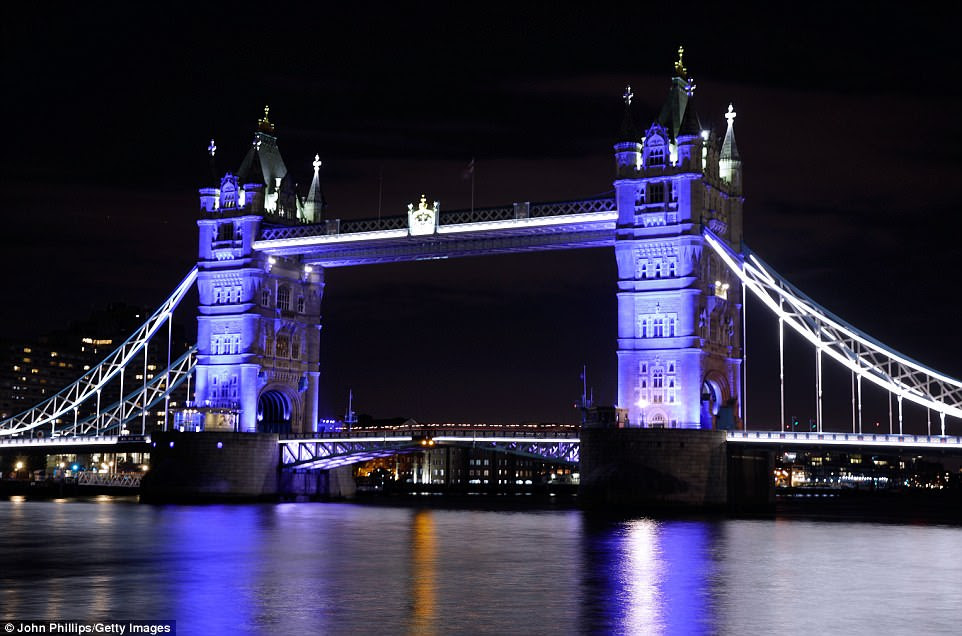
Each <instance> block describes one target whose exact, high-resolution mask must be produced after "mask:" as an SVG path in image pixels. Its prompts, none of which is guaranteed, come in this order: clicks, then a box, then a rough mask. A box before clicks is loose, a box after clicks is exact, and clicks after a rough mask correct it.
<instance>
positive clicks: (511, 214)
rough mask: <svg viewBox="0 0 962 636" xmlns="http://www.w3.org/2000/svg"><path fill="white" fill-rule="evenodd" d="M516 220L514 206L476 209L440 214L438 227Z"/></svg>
mask: <svg viewBox="0 0 962 636" xmlns="http://www.w3.org/2000/svg"><path fill="white" fill-rule="evenodd" d="M514 218H517V211H516V208H515V206H503V207H498V208H476V209H474V210H452V211H451V212H442V213H441V217H440V219H439V220H438V224H439V225H462V224H464V223H484V222H487V221H508V220H511V219H514Z"/></svg>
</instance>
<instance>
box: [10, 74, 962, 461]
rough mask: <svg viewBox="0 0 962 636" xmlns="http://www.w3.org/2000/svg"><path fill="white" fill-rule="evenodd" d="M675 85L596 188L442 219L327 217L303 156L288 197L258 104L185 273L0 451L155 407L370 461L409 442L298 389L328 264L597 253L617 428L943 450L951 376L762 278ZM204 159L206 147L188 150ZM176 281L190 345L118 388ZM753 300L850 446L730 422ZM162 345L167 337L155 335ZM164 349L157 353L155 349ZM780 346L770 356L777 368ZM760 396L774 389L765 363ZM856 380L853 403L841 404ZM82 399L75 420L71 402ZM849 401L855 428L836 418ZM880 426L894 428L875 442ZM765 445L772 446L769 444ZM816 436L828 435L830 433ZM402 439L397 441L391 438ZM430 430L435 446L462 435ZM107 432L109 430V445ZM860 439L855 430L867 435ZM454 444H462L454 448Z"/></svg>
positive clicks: (310, 365)
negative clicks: (844, 429)
mask: <svg viewBox="0 0 962 636" xmlns="http://www.w3.org/2000/svg"><path fill="white" fill-rule="evenodd" d="M694 91H695V87H694V84H693V83H692V82H691V80H690V79H689V77H688V74H687V70H686V69H685V67H684V65H683V64H682V61H681V58H680V57H679V60H678V62H677V63H676V64H675V73H674V75H673V77H672V78H671V81H670V83H669V91H668V96H667V98H666V100H665V102H664V105H663V107H662V109H661V112H660V114H659V116H658V117H657V118H656V119H655V120H654V121H652V122H650V123H649V125H648V127H647V128H646V129H645V130H644V132H643V133H639V132H638V131H637V130H636V128H635V121H634V117H633V113H632V103H631V102H632V93H631V91H630V88H629V89H628V90H626V92H625V95H624V106H625V109H624V121H623V124H622V127H621V132H620V136H619V141H618V142H617V143H616V144H615V145H614V159H615V179H614V182H613V191H612V193H611V194H609V195H605V196H601V197H592V198H585V199H582V200H573V201H558V202H514V203H511V204H507V205H503V206H500V207H490V208H477V209H469V210H447V209H446V208H443V207H442V206H441V203H440V202H439V201H434V200H431V199H430V198H429V197H428V196H426V195H425V194H422V195H421V196H420V197H416V198H415V200H414V201H413V202H412V203H411V204H410V205H409V206H408V210H407V212H406V214H400V215H396V216H387V217H383V218H377V219H361V220H342V219H338V218H336V217H334V216H332V215H331V212H330V211H329V210H328V209H327V207H326V204H325V201H324V197H323V194H322V190H321V182H320V160H319V158H318V157H315V161H314V163H313V168H314V172H313V179H312V181H311V184H310V186H309V187H308V189H307V191H306V192H298V191H297V187H296V185H295V181H294V178H293V176H292V174H291V173H290V172H289V171H288V169H287V166H286V164H285V162H284V160H283V158H282V156H281V152H280V146H279V143H278V136H277V134H276V130H275V126H274V124H273V123H272V122H271V121H270V119H269V117H268V115H269V112H268V111H267V109H265V113H264V116H263V117H262V118H261V119H259V120H258V124H257V129H256V131H255V135H254V141H253V143H252V145H251V146H250V147H249V148H248V150H247V153H246V156H245V158H244V160H243V161H242V163H241V165H240V167H239V169H238V170H237V171H236V172H227V173H225V174H224V176H223V177H221V178H220V179H219V181H218V182H217V183H212V184H208V186H206V187H204V188H201V189H200V191H199V210H198V220H197V225H198V237H199V241H198V261H197V266H196V268H195V269H194V270H192V271H191V272H190V273H189V274H188V275H187V277H185V279H184V281H183V282H182V283H181V285H180V286H179V287H178V288H177V289H176V290H175V292H174V293H173V294H172V295H171V297H170V298H169V299H168V300H167V301H166V302H165V303H164V304H163V305H162V307H161V308H160V309H159V310H158V311H157V312H156V313H155V314H154V315H153V316H151V318H150V319H149V320H148V321H147V322H146V323H145V324H144V326H143V327H142V328H141V329H140V330H139V331H138V332H137V333H136V334H134V335H133V336H132V337H131V338H130V339H129V340H128V341H127V342H125V343H124V344H123V345H122V346H121V347H120V348H118V350H117V351H116V352H114V353H113V354H111V356H109V357H108V358H107V360H105V361H104V363H103V364H101V365H99V366H97V367H95V368H94V369H91V370H90V371H89V372H88V373H86V374H85V375H84V376H83V377H82V378H80V379H79V380H78V381H77V382H75V383H73V384H71V385H70V386H69V387H67V388H66V389H64V390H63V391H62V392H60V393H58V394H57V395H55V396H53V397H52V398H50V399H48V400H46V401H44V402H43V403H41V404H39V405H37V406H36V407H34V408H32V409H28V410H27V411H25V412H23V413H20V414H18V415H16V416H14V417H12V418H8V419H7V420H4V421H3V422H0V447H3V446H10V445H12V444H17V443H23V442H22V441H20V440H21V438H22V437H23V436H26V435H31V436H32V435H33V433H35V432H37V431H44V432H45V434H47V435H48V440H47V441H37V442H31V443H35V444H37V445H49V444H53V443H55V442H54V440H55V439H56V438H61V439H63V438H64V437H80V436H92V437H94V438H100V439H102V440H103V443H104V444H109V443H111V442H109V441H108V438H107V437H103V436H105V435H119V434H121V433H122V432H123V431H125V430H128V432H129V429H128V428H126V427H129V426H131V423H134V426H133V428H134V429H136V425H135V424H136V421H137V417H138V416H139V417H140V421H141V429H140V431H139V432H140V433H141V434H142V435H145V436H146V435H147V434H148V433H149V431H147V430H146V418H145V413H146V412H147V411H148V410H149V409H154V408H158V407H159V405H160V404H164V408H165V419H164V421H165V428H171V429H173V428H179V429H180V430H200V429H204V430H207V431H223V432H234V433H255V432H260V433H274V434H278V435H279V436H280V437H281V438H282V441H280V442H279V444H280V445H281V449H280V451H279V461H280V462H281V463H282V464H284V465H288V466H292V467H294V466H297V467H314V468H321V467H330V466H335V465H338V464H340V463H345V462H350V461H358V460H361V459H363V458H366V457H371V456H374V455H376V454H378V453H382V452H389V451H390V452H397V451H399V450H411V449H412V448H413V446H415V444H414V442H415V440H414V438H413V437H410V436H408V437H406V438H404V439H401V438H397V439H395V438H393V437H392V438H390V439H389V438H388V437H383V439H381V440H372V439H370V438H363V437H344V438H341V439H335V438H331V437H324V436H323V435H320V434H319V404H318V387H319V382H320V376H321V373H322V370H324V371H328V372H330V373H336V370H326V369H324V361H323V360H321V358H320V337H321V336H320V329H321V322H322V321H321V303H322V299H323V292H324V288H325V271H326V270H327V269H328V268H335V267H349V266H355V265H371V264H377V263H394V262H403V261H414V260H438V259H448V258H456V257H468V256H482V255H496V254H505V253H516V252H529V251H544V250H557V249H582V248H607V249H611V248H613V252H614V257H615V261H616V264H617V277H618V278H617V290H618V291H617V294H616V298H615V299H614V301H615V302H616V303H617V325H615V327H616V334H615V335H616V342H617V347H616V352H615V353H616V358H617V407H618V408H619V409H621V412H622V417H621V418H620V419H619V421H620V422H621V424H620V425H621V426H622V427H624V428H658V429H715V430H725V431H728V433H727V441H728V442H730V443H732V444H734V445H739V444H741V445H752V444H763V443H764V444H773V443H777V444H781V445H793V444H794V445H799V444H801V445H804V444H813V443H814V444H826V445H828V444H840V445H850V446H852V447H861V446H866V445H872V444H875V443H876V442H877V443H878V444H881V445H883V446H886V447H888V446H892V447H903V446H905V447H912V446H913V445H916V446H920V447H922V446H927V445H933V446H936V447H940V448H955V447H956V446H957V445H958V439H959V438H957V437H956V438H953V437H950V436H948V435H947V423H946V419H947V418H949V419H951V418H962V382H959V381H958V380H956V379H954V378H950V377H948V376H946V375H944V374H941V373H939V372H937V371H934V370H932V369H929V368H927V367H926V366H924V365H923V364H921V363H918V362H916V361H914V360H913V359H911V358H909V357H908V356H905V355H903V354H900V353H898V352H896V351H894V350H892V349H890V348H888V347H886V346H885V345H884V344H882V343H880V342H878V341H876V340H875V339H873V338H871V337H870V336H868V335H866V334H864V333H862V332H861V331H859V330H858V329H857V328H855V327H854V326H852V325H849V324H848V323H846V322H845V321H843V320H842V319H840V318H838V317H837V316H834V315H833V314H832V313H831V312H828V311H827V310H825V309H824V308H822V307H820V306H819V305H818V304H817V303H816V302H815V301H814V300H812V299H811V298H809V297H808V296H806V295H805V294H803V293H802V292H801V291H800V290H798V289H797V288H795V287H794V286H792V285H791V284H790V283H789V282H788V281H786V280H784V279H783V278H782V277H780V276H779V275H778V274H777V273H776V272H775V271H774V270H773V269H772V268H771V267H769V266H767V265H766V264H765V263H764V262H763V261H762V260H761V259H760V258H759V257H758V256H757V255H755V254H754V253H753V252H751V250H750V249H748V247H747V245H746V244H745V243H744V240H743V218H742V206H743V201H744V198H743V192H742V164H741V158H740V154H739V151H738V147H737V144H736V141H735V119H736V112H735V110H734V107H733V106H732V105H729V107H728V110H727V112H726V113H724V118H725V120H726V125H725V126H724V133H723V134H716V133H715V132H713V131H712V128H711V127H710V126H703V124H702V121H701V119H700V118H699V114H698V113H697V112H696V109H695V99H694ZM208 150H209V153H210V158H211V162H212V164H213V162H214V159H215V156H216V151H217V146H216V144H215V143H214V142H213V140H212V141H211V143H210V146H209V148H208ZM195 283H196V286H197V290H198V294H199V305H198V309H197V327H198V329H197V344H196V349H195V350H191V351H190V352H188V354H186V355H185V356H183V357H181V358H179V359H178V360H175V361H172V362H171V365H170V368H169V369H168V370H167V371H165V372H164V373H163V374H162V375H161V376H158V378H157V379H156V380H155V381H153V382H151V383H150V384H148V382H147V380H146V374H144V376H143V382H142V384H141V386H139V387H138V386H133V387H131V385H130V384H129V383H128V385H127V391H126V392H125V390H124V378H125V371H126V369H127V368H128V367H130V368H136V365H137V364H138V362H137V359H138V356H139V355H140V353H141V352H143V351H145V350H146V347H147V346H148V343H149V342H150V341H151V340H152V339H153V338H154V337H155V336H158V337H160V338H162V337H163V333H164V329H163V326H164V324H165V323H166V324H167V328H168V329H167V331H168V334H169V330H170V324H171V320H172V314H173V311H174V309H175V308H176V307H177V305H178V303H179V302H180V300H181V299H182V298H183V296H184V295H185V293H186V291H187V290H188V289H190V288H191V287H192V286H193V285H194V284H195ZM748 293H751V294H753V295H754V296H756V297H758V298H759V299H761V300H762V302H763V303H764V304H765V306H766V307H767V308H768V309H769V310H770V311H771V314H772V317H773V319H775V320H777V321H778V325H779V334H780V343H781V342H782V341H783V338H784V328H785V326H788V327H790V328H791V329H792V330H794V331H795V332H797V333H798V334H800V335H801V336H802V337H803V338H805V339H806V340H807V341H808V342H809V343H810V344H811V346H812V347H813V349H814V351H815V354H816V359H817V379H816V382H817V388H816V395H817V408H816V423H815V424H816V427H815V428H816V430H814V431H812V432H811V433H812V434H814V435H819V436H821V435H825V434H830V433H828V432H827V431H825V430H824V425H823V420H824V419H825V418H824V417H823V414H822V408H821V398H822V386H821V377H822V371H821V369H822V361H823V357H824V358H825V359H829V360H833V361H834V362H835V363H838V364H841V365H843V366H844V367H845V368H847V369H849V370H850V372H851V373H852V377H853V420H852V429H853V430H852V435H851V436H849V435H848V434H847V433H846V434H844V435H842V436H841V437H837V436H836V437H832V438H831V440H829V439H828V438H825V437H818V438H814V439H813V438H810V437H808V436H803V437H801V438H800V437H798V436H797V435H796V436H795V437H792V438H787V437H785V434H784V429H785V427H786V421H785V412H784V397H782V412H781V422H780V423H778V426H777V427H776V426H770V427H769V428H771V429H775V428H778V429H779V430H778V431H775V430H771V431H767V432H765V431H761V432H759V431H751V432H750V433H751V434H749V432H748V431H746V430H745V429H746V428H747V427H746V417H745V413H746V406H745V405H746V393H747V391H746V386H745V379H744V377H745V375H744V374H745V364H744V360H745V340H746V335H747V334H746V331H745V323H744V311H745V304H746V298H747V294H748ZM168 340H169V336H168ZM168 346H169V344H168ZM783 355H784V352H783V351H782V349H781V347H780V356H783ZM780 364H781V368H782V372H781V376H780V385H781V387H782V395H784V371H783V369H784V360H783V359H781V358H780ZM118 379H119V382H120V391H119V395H120V396H121V397H120V399H119V400H118V402H117V403H116V404H114V405H113V406H107V405H102V404H101V397H102V391H103V390H104V388H105V386H106V385H107V384H108V383H109V382H111V381H116V380H118ZM863 380H864V381H867V382H870V383H873V384H875V385H877V386H879V387H882V388H883V389H884V390H886V391H888V392H889V393H891V394H892V395H894V396H895V397H896V399H897V402H898V413H899V418H898V421H899V435H898V436H897V437H892V438H889V437H885V438H884V439H883V438H878V439H877V440H875V441H872V442H871V444H870V443H869V442H868V441H867V440H866V437H865V436H864V435H863V434H862V431H861V410H862V409H861V406H862V390H861V388H862V382H863ZM185 381H186V382H190V383H191V389H190V393H191V397H192V398H193V400H192V405H191V407H190V408H188V409H182V410H180V412H179V413H177V417H176V420H175V418H174V417H173V414H171V417H169V418H168V417H167V416H166V411H167V407H168V405H169V396H170V393H171V391H172V390H173V389H174V388H176V386H177V384H179V383H180V382H185ZM856 383H857V397H856ZM92 400H96V408H95V409H92V408H89V407H86V411H89V412H90V413H92V414H91V415H85V416H84V417H83V418H81V417H80V415H79V412H80V406H81V404H89V403H90V402H91V401H92ZM856 401H857V404H858V409H857V417H856V409H855V407H854V405H855V403H856ZM903 401H909V402H914V403H916V404H919V405H922V406H924V407H926V408H927V409H930V411H933V412H935V413H936V414H937V415H938V417H939V433H940V434H941V435H940V436H935V437H933V436H924V437H925V439H917V438H913V439H911V440H909V439H908V437H907V436H904V435H901V433H902V405H903ZM892 432H893V434H894V430H893V431H892ZM773 435H774V436H778V437H773ZM833 435H834V434H833ZM402 437H403V436H402ZM450 437H451V439H448V437H445V436H436V437H435V438H434V439H435V440H436V441H438V442H443V443H445V444H461V443H465V440H464V439H463V438H458V437H457V436H450ZM118 439H119V438H118ZM873 439H874V438H873ZM472 443H482V440H479V439H474V440H472ZM483 443H487V444H493V445H494V446H495V447H497V448H498V449H502V450H505V451H506V452H518V453H528V454H532V455H537V456H541V457H549V458H550V457H553V458H555V459H557V460H558V461H561V462H573V461H577V458H579V457H580V455H579V453H580V450H579V449H580V438H565V439H551V440H548V439H542V440H540V441H537V442H518V441H517V440H514V441H512V440H506V441H505V440H496V439H493V438H492V439H487V440H484V441H483Z"/></svg>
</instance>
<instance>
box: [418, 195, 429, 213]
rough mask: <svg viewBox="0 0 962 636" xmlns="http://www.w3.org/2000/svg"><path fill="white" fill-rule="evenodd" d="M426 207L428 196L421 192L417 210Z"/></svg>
mask: <svg viewBox="0 0 962 636" xmlns="http://www.w3.org/2000/svg"><path fill="white" fill-rule="evenodd" d="M427 208H428V198H427V197H426V196H424V195H423V194H422V195H421V201H420V203H418V209H419V210H426V209H427Z"/></svg>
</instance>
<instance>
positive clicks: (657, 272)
mask: <svg viewBox="0 0 962 636" xmlns="http://www.w3.org/2000/svg"><path fill="white" fill-rule="evenodd" d="M655 278H661V259H660V258H659V259H657V260H656V261H655Z"/></svg>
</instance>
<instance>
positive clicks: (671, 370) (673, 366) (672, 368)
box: [668, 362, 675, 374]
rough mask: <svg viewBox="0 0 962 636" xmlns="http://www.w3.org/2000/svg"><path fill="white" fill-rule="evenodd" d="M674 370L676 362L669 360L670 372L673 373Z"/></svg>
mask: <svg viewBox="0 0 962 636" xmlns="http://www.w3.org/2000/svg"><path fill="white" fill-rule="evenodd" d="M674 372H675V363H674V362H669V363H668V373H671V374H673V373H674Z"/></svg>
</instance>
